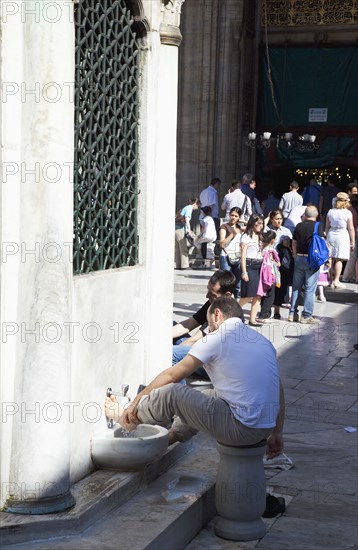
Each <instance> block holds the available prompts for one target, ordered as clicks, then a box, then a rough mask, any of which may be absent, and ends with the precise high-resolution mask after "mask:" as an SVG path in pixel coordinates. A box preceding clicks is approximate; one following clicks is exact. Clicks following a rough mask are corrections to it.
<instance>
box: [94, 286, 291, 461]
mask: <svg viewBox="0 0 358 550" xmlns="http://www.w3.org/2000/svg"><path fill="white" fill-rule="evenodd" d="M241 313H242V312H241V308H240V306H239V305H238V304H237V302H236V300H234V299H233V298H229V297H222V298H219V299H217V300H215V301H214V302H213V303H212V304H211V306H210V307H209V310H208V314H207V319H208V324H209V331H210V332H209V334H208V335H207V336H206V337H205V338H203V339H201V340H200V341H198V342H197V343H195V344H194V345H193V346H192V348H191V349H190V351H189V354H188V355H187V356H186V357H184V359H182V361H180V362H179V363H177V364H176V365H174V366H172V367H170V368H168V369H165V370H164V371H162V372H161V373H160V374H158V376H157V377H156V378H154V380H153V381H152V382H151V383H150V384H149V385H148V386H147V387H146V388H145V389H144V390H143V391H142V392H140V393H139V394H138V395H137V396H136V398H135V399H134V400H133V401H132V402H131V403H130V404H129V406H128V407H127V408H126V409H122V408H121V407H120V406H119V405H118V403H117V402H116V398H115V396H111V397H107V399H106V402H105V412H106V416H107V417H108V418H112V419H114V420H115V421H116V422H118V423H119V424H121V425H122V426H123V427H124V428H125V429H127V430H133V429H134V428H135V427H136V426H137V425H138V424H140V423H145V424H159V425H162V426H168V425H169V424H170V423H171V422H172V419H173V418H175V420H174V422H173V424H172V428H171V430H170V442H174V441H186V440H188V439H190V438H191V437H192V436H193V435H195V434H196V433H197V432H198V431H199V430H203V431H205V432H207V433H209V434H210V435H212V436H213V437H215V439H216V440H217V441H220V442H221V443H224V444H226V445H253V444H255V443H258V442H259V441H261V440H262V439H267V456H269V457H272V456H275V455H276V454H279V453H281V452H282V451H283V438H282V429H283V420H284V396H283V390H282V385H281V383H280V379H279V374H278V365H277V360H276V351H275V349H274V347H273V346H272V344H271V343H270V342H269V341H268V340H267V339H266V338H265V337H263V336H261V335H260V336H259V338H257V333H256V332H255V331H253V329H250V328H249V327H247V326H246V325H244V324H243V323H242V321H241V319H240V317H241ZM248 332H255V334H254V337H252V338H250V335H249V334H248ZM203 365H205V367H204V368H205V370H207V372H208V374H209V376H210V379H211V381H212V383H213V386H214V389H210V390H204V391H202V392H198V391H197V390H195V389H193V388H190V387H189V386H186V385H182V384H179V383H178V382H180V380H182V379H184V378H187V377H188V376H190V375H191V374H192V373H193V372H195V371H196V370H197V369H198V368H199V367H200V366H203Z"/></svg>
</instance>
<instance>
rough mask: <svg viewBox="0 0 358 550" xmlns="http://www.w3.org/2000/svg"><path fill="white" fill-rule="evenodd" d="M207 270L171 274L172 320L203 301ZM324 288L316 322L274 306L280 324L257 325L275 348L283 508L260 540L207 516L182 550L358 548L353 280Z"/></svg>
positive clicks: (276, 484) (276, 483)
mask: <svg viewBox="0 0 358 550" xmlns="http://www.w3.org/2000/svg"><path fill="white" fill-rule="evenodd" d="M211 273H212V272H209V271H208V272H205V271H202V272H200V273H199V272H197V271H191V270H188V271H176V274H175V281H176V292H175V316H176V319H177V320H179V319H183V318H185V316H187V315H188V314H191V312H192V311H194V309H195V308H196V306H197V305H198V304H202V303H203V302H204V299H205V285H206V283H207V280H208V278H209V277H210V275H211ZM325 293H326V297H327V302H325V303H316V304H315V311H314V315H315V316H317V317H319V318H320V319H321V323H320V325H317V326H307V325H301V324H299V323H288V322H287V316H288V310H284V309H281V315H282V317H283V320H282V321H275V322H274V323H272V324H270V325H265V326H263V327H262V328H260V329H256V330H260V331H262V333H263V334H264V335H265V336H267V337H268V338H270V340H271V341H272V342H273V343H274V345H275V347H276V349H277V352H278V358H279V363H280V372H281V378H282V381H283V385H284V388H285V396H286V421H285V429H284V435H285V453H286V454H287V455H288V456H289V457H290V458H291V459H292V460H293V462H294V463H295V468H293V469H291V470H286V471H281V470H274V471H271V474H272V475H271V478H270V480H269V482H268V485H269V487H270V488H271V489H272V490H274V492H275V494H278V495H282V496H284V497H285V498H286V502H287V504H288V506H287V509H286V512H285V513H284V514H283V515H281V516H279V517H278V518H275V520H273V521H272V524H271V526H270V527H269V530H268V533H267V534H266V536H265V537H263V539H261V540H260V541H252V542H250V543H237V542H232V541H224V540H221V539H220V538H218V537H216V536H215V534H214V528H213V521H212V522H210V523H209V524H208V525H207V527H206V528H205V529H203V530H202V531H201V533H200V534H199V535H198V536H197V537H196V538H195V539H194V540H193V541H192V542H191V543H190V544H189V545H188V546H187V548H186V550H201V549H204V548H210V550H219V549H220V550H221V549H222V550H224V549H229V548H240V549H245V548H247V549H249V548H260V549H265V548H266V549H268V550H279V549H288V548H291V549H293V550H301V549H303V548H305V549H309V550H315V549H323V548H324V549H327V548H332V549H334V550H342V549H351V548H358V542H357V541H358V530H357V526H358V516H357V510H358V508H357V494H358V487H357V481H358V476H357V468H356V467H357V450H358V448H357V434H358V432H357V431H352V432H349V431H346V428H349V427H352V428H357V427H358V419H357V417H358V402H357V385H358V361H357V360H358V352H357V351H355V350H354V347H353V345H354V344H356V343H357V342H358V334H357V320H358V314H357V303H356V302H357V298H358V294H357V293H356V286H355V285H347V288H346V289H342V290H333V289H332V290H331V289H326V290H325ZM200 295H201V299H200ZM193 303H194V304H195V308H193V307H192V306H191V304H193ZM244 311H247V310H246V308H245V309H244ZM168 550H169V549H168Z"/></svg>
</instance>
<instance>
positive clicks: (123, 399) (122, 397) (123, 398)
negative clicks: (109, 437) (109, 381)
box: [106, 384, 131, 429]
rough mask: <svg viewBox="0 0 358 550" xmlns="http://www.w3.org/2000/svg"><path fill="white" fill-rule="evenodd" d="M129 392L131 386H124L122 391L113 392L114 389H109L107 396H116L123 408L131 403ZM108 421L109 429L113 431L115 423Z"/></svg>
mask: <svg viewBox="0 0 358 550" xmlns="http://www.w3.org/2000/svg"><path fill="white" fill-rule="evenodd" d="M128 390H129V384H122V386H121V389H120V390H119V391H118V390H112V388H107V392H106V396H107V397H110V396H111V395H115V396H116V397H117V401H118V403H119V405H121V406H122V407H123V406H124V405H126V404H127V403H129V402H130V401H131V398H130V397H129V395H128ZM106 420H107V427H108V428H109V429H112V428H113V426H114V421H113V420H112V419H109V418H106Z"/></svg>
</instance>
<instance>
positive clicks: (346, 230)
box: [326, 193, 355, 288]
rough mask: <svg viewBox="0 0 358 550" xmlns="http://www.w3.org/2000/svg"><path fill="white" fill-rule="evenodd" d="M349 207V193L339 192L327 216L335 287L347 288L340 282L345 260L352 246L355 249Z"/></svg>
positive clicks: (327, 233) (328, 240) (332, 276)
mask: <svg viewBox="0 0 358 550" xmlns="http://www.w3.org/2000/svg"><path fill="white" fill-rule="evenodd" d="M348 207H349V196H348V195H347V193H337V197H336V204H335V207H334V208H331V210H329V211H328V214H327V218H326V235H327V245H328V248H329V251H330V256H331V259H332V271H331V278H332V284H331V286H332V287H333V288H345V287H344V285H342V284H341V283H340V282H339V277H340V275H341V273H342V267H343V260H348V259H349V255H350V248H352V249H354V246H355V235H354V227H353V216H352V212H351V211H350V210H348Z"/></svg>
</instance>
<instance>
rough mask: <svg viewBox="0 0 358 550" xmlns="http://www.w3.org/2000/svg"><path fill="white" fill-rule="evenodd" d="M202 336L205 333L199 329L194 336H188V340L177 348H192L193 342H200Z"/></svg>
mask: <svg viewBox="0 0 358 550" xmlns="http://www.w3.org/2000/svg"><path fill="white" fill-rule="evenodd" d="M203 336H205V333H204V332H202V329H199V330H198V331H197V332H196V333H195V334H193V336H190V338H187V339H186V340H184V341H183V342H181V343H180V344H179V346H192V345H193V344H195V342H197V341H198V340H200V339H201V338H202V337H203Z"/></svg>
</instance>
